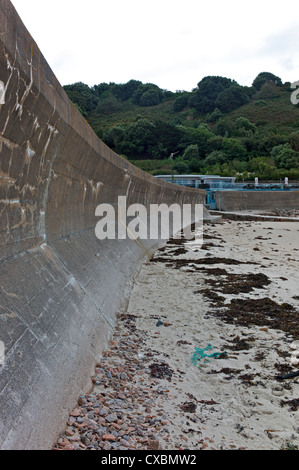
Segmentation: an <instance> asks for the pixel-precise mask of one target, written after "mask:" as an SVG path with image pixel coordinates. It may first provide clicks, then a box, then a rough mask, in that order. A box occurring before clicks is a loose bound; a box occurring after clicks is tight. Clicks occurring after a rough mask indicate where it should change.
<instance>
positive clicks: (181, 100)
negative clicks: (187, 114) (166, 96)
mask: <svg viewBox="0 0 299 470" xmlns="http://www.w3.org/2000/svg"><path fill="white" fill-rule="evenodd" d="M189 99H190V93H188V92H183V93H181V94H179V95H178V96H177V97H176V98H175V100H174V102H173V109H174V111H175V112H176V113H179V112H180V111H183V110H184V109H185V108H186V107H187V106H188V104H189Z"/></svg>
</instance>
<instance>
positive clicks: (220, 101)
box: [215, 84, 250, 113]
mask: <svg viewBox="0 0 299 470" xmlns="http://www.w3.org/2000/svg"><path fill="white" fill-rule="evenodd" d="M249 101H250V99H249V96H248V94H247V93H246V91H245V90H244V89H243V87H241V86H240V85H237V84H236V85H232V86H230V87H229V88H227V89H225V90H223V91H222V92H221V93H219V95H218V96H217V99H216V101H215V105H216V106H217V108H219V109H220V111H222V112H223V113H228V112H230V111H232V110H233V109H236V108H239V107H240V106H242V105H244V104H246V103H249Z"/></svg>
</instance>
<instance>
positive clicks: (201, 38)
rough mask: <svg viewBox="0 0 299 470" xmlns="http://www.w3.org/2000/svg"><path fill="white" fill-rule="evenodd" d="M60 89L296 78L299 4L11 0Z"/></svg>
mask: <svg viewBox="0 0 299 470" xmlns="http://www.w3.org/2000/svg"><path fill="white" fill-rule="evenodd" d="M12 3H13V5H14V7H15V8H16V10H17V11H18V13H19V15H20V17H21V18H22V20H23V22H24V24H25V26H26V28H27V29H28V30H29V32H30V34H31V35H32V37H33V39H34V40H35V41H36V42H37V44H38V47H39V49H40V50H41V52H42V54H43V55H44V56H45V58H46V60H47V62H48V64H49V65H50V67H51V69H52V70H53V72H54V74H55V75H56V77H57V79H58V80H59V82H60V83H61V85H68V84H72V83H76V82H83V83H86V84H87V85H89V86H93V85H96V84H99V83H102V82H106V83H110V82H115V83H117V84H120V83H126V82H128V81H129V80H131V79H134V80H140V81H141V82H143V83H154V84H156V85H158V86H159V87H160V88H163V89H166V90H170V91H173V92H175V91H177V90H186V91H191V90H192V89H194V88H196V86H197V83H198V82H199V81H200V80H202V78H204V77H205V76H207V75H220V76H223V77H227V78H231V79H234V80H236V81H237V82H238V83H239V84H240V85H243V86H251V85H252V82H253V80H254V79H255V77H256V76H257V75H258V74H259V73H260V72H271V73H273V74H275V75H278V76H279V77H280V78H281V79H282V81H283V82H291V83H293V82H295V81H297V80H299V50H298V47H297V46H298V44H299V19H298V15H297V11H298V0H288V1H287V2H282V1H281V0H279V1H277V0H272V1H270V0H259V1H256V0H251V1H249V2H245V1H240V0H238V1H236V0H206V1H203V0H184V1H182V0H180V1H178V0H151V1H144V0H12Z"/></svg>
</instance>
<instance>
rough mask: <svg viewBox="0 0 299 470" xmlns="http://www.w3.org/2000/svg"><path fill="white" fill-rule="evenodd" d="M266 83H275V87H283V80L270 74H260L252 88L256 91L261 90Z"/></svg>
mask: <svg viewBox="0 0 299 470" xmlns="http://www.w3.org/2000/svg"><path fill="white" fill-rule="evenodd" d="M266 82H273V83H274V84H275V85H278V86H282V81H281V78H279V77H277V76H276V75H274V74H273V73H270V72H261V73H259V74H258V76H257V77H256V78H255V79H254V80H253V83H252V86H253V87H254V88H255V89H256V90H260V89H261V88H262V86H263V85H264V84H265V83H266Z"/></svg>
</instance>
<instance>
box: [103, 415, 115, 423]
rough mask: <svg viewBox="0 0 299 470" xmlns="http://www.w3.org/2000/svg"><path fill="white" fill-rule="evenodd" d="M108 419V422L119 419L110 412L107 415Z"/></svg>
mask: <svg viewBox="0 0 299 470" xmlns="http://www.w3.org/2000/svg"><path fill="white" fill-rule="evenodd" d="M105 419H106V421H108V423H113V422H114V421H117V416H115V415H113V414H109V415H107V416H106V418H105Z"/></svg>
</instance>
